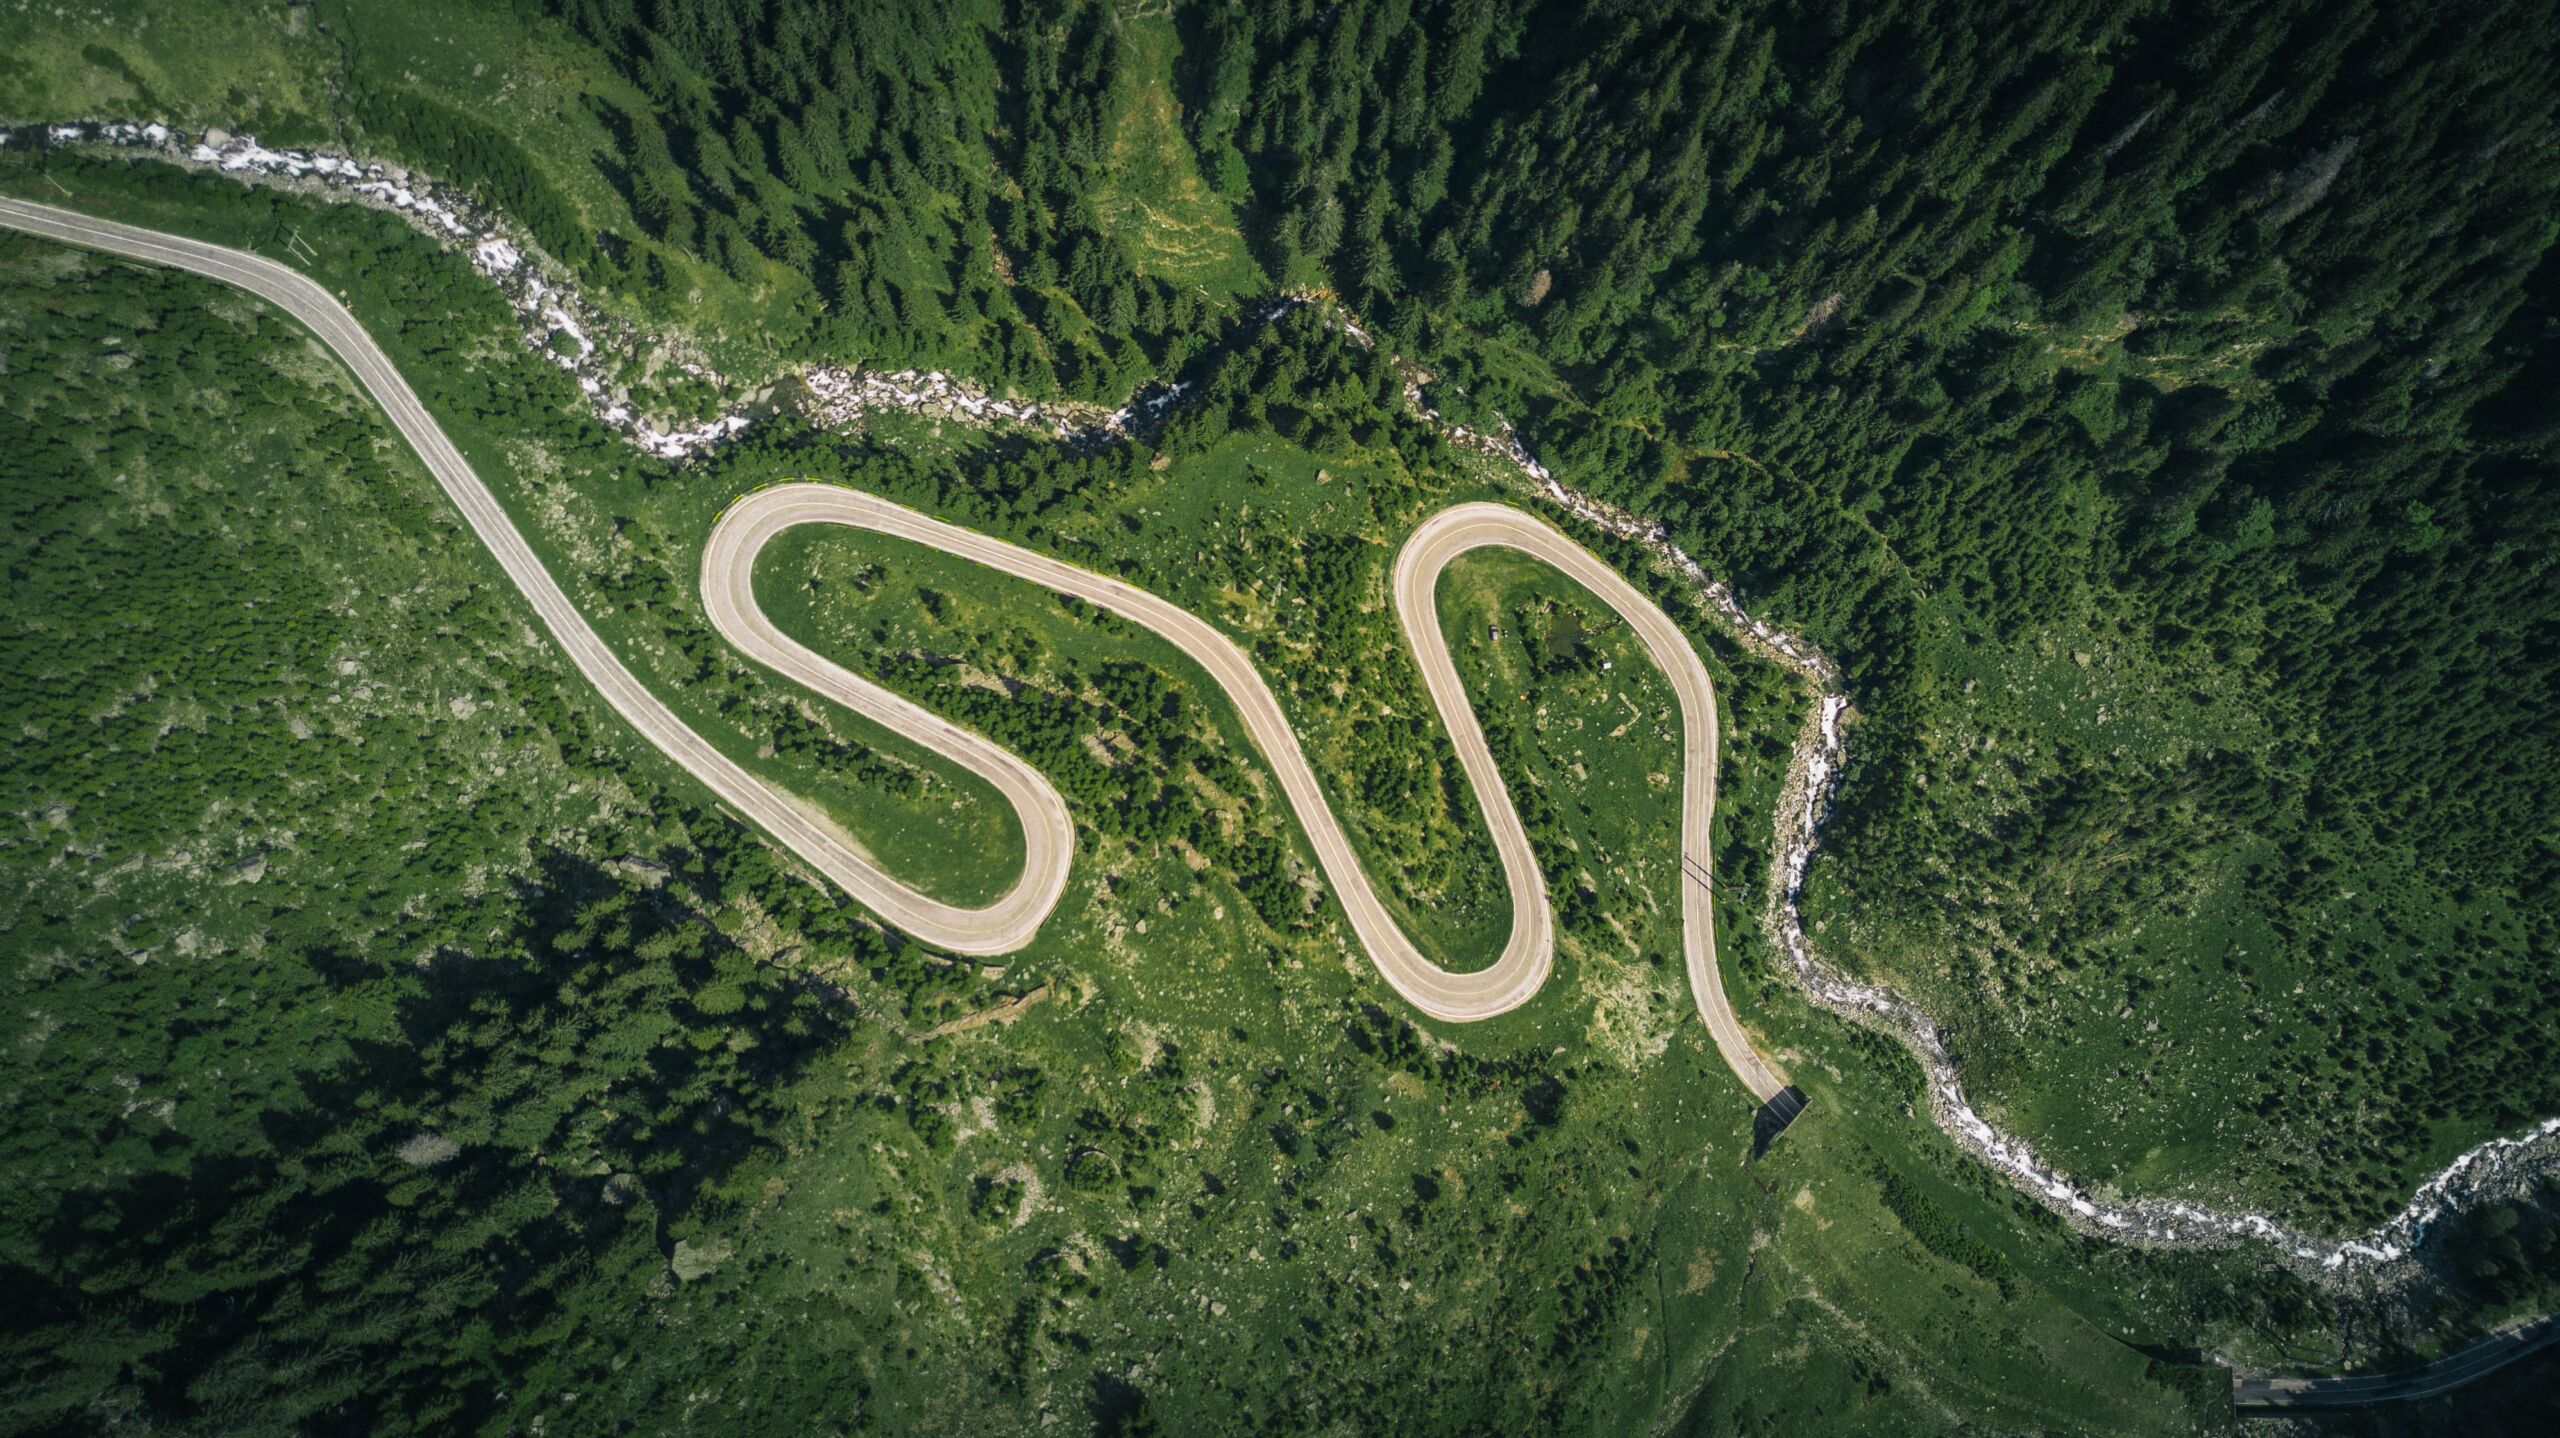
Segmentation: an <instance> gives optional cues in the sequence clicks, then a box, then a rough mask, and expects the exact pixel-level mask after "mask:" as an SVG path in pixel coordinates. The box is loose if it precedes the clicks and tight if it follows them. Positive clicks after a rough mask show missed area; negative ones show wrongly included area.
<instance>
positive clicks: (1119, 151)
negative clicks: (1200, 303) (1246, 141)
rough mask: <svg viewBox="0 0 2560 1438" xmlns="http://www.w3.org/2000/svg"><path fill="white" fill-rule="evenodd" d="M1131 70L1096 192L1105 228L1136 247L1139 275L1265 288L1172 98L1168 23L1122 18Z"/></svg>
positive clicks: (1219, 292) (1207, 290)
mask: <svg viewBox="0 0 2560 1438" xmlns="http://www.w3.org/2000/svg"><path fill="white" fill-rule="evenodd" d="M1120 43H1121V50H1120V53H1121V55H1122V57H1123V58H1124V60H1125V62H1126V64H1127V67H1128V68H1127V73H1126V74H1125V75H1124V77H1123V78H1122V79H1121V81H1120V82H1119V83H1120V91H1119V101H1120V107H1119V112H1118V115H1117V117H1116V120H1115V123H1114V125H1113V127H1112V133H1111V139H1110V153H1109V163H1108V166H1107V168H1106V170H1105V173H1104V178H1103V183H1102V184H1101V185H1100V186H1099V187H1097V188H1096V190H1095V191H1094V195H1093V206H1094V211H1095V213H1096V214H1098V215H1099V216H1100V217H1101V219H1102V225H1103V228H1104V229H1105V230H1106V231H1107V232H1108V233H1110V234H1111V235H1112V236H1113V237H1114V238H1116V239H1118V240H1120V241H1121V242H1122V243H1124V244H1126V245H1127V246H1128V247H1129V250H1130V253H1131V254H1133V255H1135V256H1136V257H1137V262H1138V270H1139V272H1140V273H1141V274H1149V275H1155V276H1157V277H1159V278H1162V279H1166V280H1170V281H1173V282H1175V283H1177V284H1184V285H1190V286H1194V287H1196V288H1198V289H1199V290H1200V291H1201V292H1202V293H1204V294H1207V295H1211V296H1214V297H1218V298H1226V297H1229V296H1234V295H1240V294H1249V293H1253V292H1255V291H1258V290H1261V289H1262V288H1264V286H1265V284H1266V281H1265V280H1264V278H1263V275H1262V271H1261V268H1260V267H1259V266H1257V265H1256V264H1255V263H1254V262H1253V257H1252V256H1251V255H1250V254H1248V253H1246V251H1245V245H1244V235H1243V232H1242V231H1241V230H1239V229H1238V228H1237V224H1236V215H1235V207H1234V206H1233V205H1232V204H1231V203H1230V202H1228V201H1227V200H1226V199H1224V198H1223V197H1221V196H1220V195H1219V194H1218V193H1217V192H1216V191H1214V190H1212V189H1211V188H1210V187H1209V182H1208V181H1207V180H1206V179H1204V178H1203V177H1202V176H1201V173H1200V161H1199V157H1198V156H1196V155H1194V154H1193V153H1192V150H1191V140H1190V137H1189V136H1188V135H1186V134H1185V133H1184V132H1183V128H1182V114H1181V109H1182V107H1181V103H1180V102H1179V101H1177V100H1176V99H1175V98H1174V93H1173V86H1174V76H1173V67H1174V50H1175V48H1176V46H1177V44H1178V43H1179V42H1178V39H1177V37H1176V35H1175V33H1174V23H1173V20H1172V18H1171V17H1170V16H1165V15H1150V16H1144V17H1140V18H1136V19H1129V20H1124V21H1122V22H1121V26H1120Z"/></svg>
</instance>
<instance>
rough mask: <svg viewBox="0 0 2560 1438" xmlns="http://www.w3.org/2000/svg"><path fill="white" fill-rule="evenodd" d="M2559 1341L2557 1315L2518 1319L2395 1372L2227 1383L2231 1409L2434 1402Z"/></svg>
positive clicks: (2245, 1411) (2272, 1410)
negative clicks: (2458, 1347) (2467, 1344)
mask: <svg viewBox="0 0 2560 1438" xmlns="http://www.w3.org/2000/svg"><path fill="white" fill-rule="evenodd" d="M2555 1340H2560V1313H2546V1314H2544V1315H2542V1316H2541V1317H2539V1318H2526V1319H2519V1320H2518V1321H2516V1322H2514V1323H2510V1324H2508V1325H2507V1326H2506V1327H2504V1328H2501V1329H2499V1330H2498V1331H2497V1332H2495V1333H2492V1334H2490V1335H2489V1336H2488V1337H2486V1338H2483V1339H2481V1340H2480V1341H2479V1342H2477V1343H2474V1344H2472V1345H2471V1346H2470V1347H2468V1348H2464V1349H2461V1350H2458V1351H2456V1352H2453V1353H2448V1354H2446V1355H2445V1356H2444V1357H2442V1358H2439V1359H2437V1360H2436V1361H2435V1362H2433V1363H2429V1364H2425V1365H2423V1366H2421V1367H2417V1368H2406V1369H2402V1370H2401V1371H2400V1372H2397V1373H2354V1374H2347V1375H2343V1376H2338V1377H2329V1378H2239V1377H2235V1378H2233V1379H2232V1380H2231V1402H2232V1406H2233V1407H2235V1408H2237V1409H2239V1410H2240V1412H2241V1413H2242V1414H2243V1415H2250V1414H2255V1415H2261V1416H2263V1415H2272V1414H2278V1413H2289V1412H2294V1411H2298V1410H2302V1409H2311V1408H2361V1407H2364V1406H2365V1405H2367V1404H2372V1403H2397V1402H2402V1401H2405V1400H2409V1399H2416V1398H2433V1397H2435V1396H2436V1395H2437V1394H2440V1393H2450V1392H2452V1391H2453V1390H2454V1389H2456V1388H2459V1387H2461V1386H2462V1385H2463V1384H2465V1383H2469V1382H2471V1381H2472V1380H2474V1379H2476V1378H2484V1377H2487V1376H2488V1375H2489V1374H2491V1373H2495V1372H2497V1371H2498V1370H2499V1369H2501V1368H2504V1367H2506V1366H2507V1365H2508V1364H2510V1363H2513V1362H2515V1361H2516V1360H2517V1359H2519V1358H2522V1357H2524V1356H2525V1355H2526V1354H2529V1353H2533V1352H2535V1351H2537V1350H2539V1349H2542V1348H2547V1347H2549V1346H2550V1345H2551V1344H2552V1342H2553V1341H2555Z"/></svg>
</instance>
